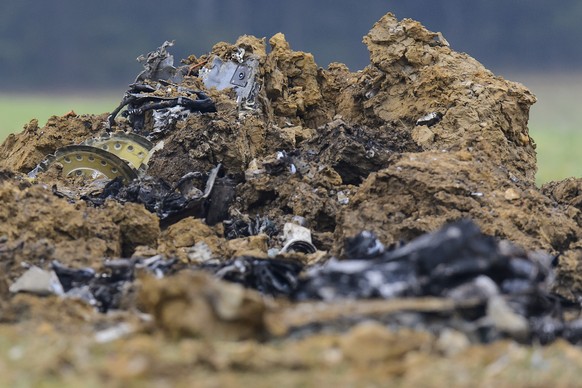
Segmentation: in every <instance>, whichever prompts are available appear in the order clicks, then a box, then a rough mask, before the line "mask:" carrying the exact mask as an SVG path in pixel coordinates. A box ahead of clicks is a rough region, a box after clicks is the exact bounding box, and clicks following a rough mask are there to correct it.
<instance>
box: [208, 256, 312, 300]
mask: <svg viewBox="0 0 582 388" xmlns="http://www.w3.org/2000/svg"><path fill="white" fill-rule="evenodd" d="M201 268H202V269H204V270H207V271H210V272H212V273H213V274H214V275H215V276H216V277H218V278H220V279H223V280H227V281H229V282H234V283H239V284H242V285H243V286H245V287H248V288H253V289H255V290H257V291H259V292H261V293H263V294H265V295H271V296H279V295H290V294H291V293H292V292H293V291H294V290H295V288H296V287H297V280H298V275H299V272H301V270H302V269H303V265H302V264H301V263H299V262H296V261H290V260H279V259H257V258H254V257H246V256H245V257H239V258H236V259H234V260H229V261H226V262H224V263H221V264H216V265H204V266H203V267H201Z"/></svg>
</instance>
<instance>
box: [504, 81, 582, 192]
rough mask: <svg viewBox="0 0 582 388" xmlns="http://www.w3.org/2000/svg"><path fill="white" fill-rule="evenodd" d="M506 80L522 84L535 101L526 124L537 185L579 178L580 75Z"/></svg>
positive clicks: (581, 161) (581, 131) (581, 155)
mask: <svg viewBox="0 0 582 388" xmlns="http://www.w3.org/2000/svg"><path fill="white" fill-rule="evenodd" d="M507 78H508V79H511V80H517V81H519V82H521V83H523V84H524V85H525V86H527V87H528V88H529V89H530V90H531V91H532V92H533V93H534V94H535V95H536V97H537V98H538V101H537V103H536V104H535V105H534V106H533V107H532V109H531V112H530V121H529V129H530V135H531V136H532V137H533V138H534V140H535V142H536V144H537V149H536V151H537V155H538V172H537V175H536V178H537V179H536V180H537V183H538V184H542V183H545V182H548V181H552V180H562V179H564V178H567V177H572V176H573V177H582V106H581V104H582V74H536V75H517V76H508V77H507Z"/></svg>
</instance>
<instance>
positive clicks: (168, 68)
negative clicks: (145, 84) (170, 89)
mask: <svg viewBox="0 0 582 388" xmlns="http://www.w3.org/2000/svg"><path fill="white" fill-rule="evenodd" d="M173 45H174V41H171V42H169V41H165V42H164V44H162V45H161V46H160V47H158V49H157V50H155V51H152V52H150V53H148V54H146V55H140V56H139V57H137V61H138V62H139V63H142V64H143V67H144V70H143V71H142V72H141V73H139V75H138V76H137V77H136V79H135V82H136V83H137V82H142V81H145V80H152V81H158V80H167V81H172V82H175V83H179V82H181V81H182V79H183V78H184V75H186V73H187V71H188V68H187V66H182V67H179V68H176V67H174V56H173V55H171V54H170V53H169V52H168V50H167V48H168V47H172V46H173Z"/></svg>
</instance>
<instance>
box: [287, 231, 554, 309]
mask: <svg viewBox="0 0 582 388" xmlns="http://www.w3.org/2000/svg"><path fill="white" fill-rule="evenodd" d="M346 253H347V255H348V257H347V260H344V261H341V262H337V261H332V262H330V263H329V264H328V265H327V266H325V267H322V268H321V269H319V270H318V271H315V272H314V273H313V274H312V275H311V276H307V277H306V278H305V279H304V280H303V286H304V287H305V289H302V288H301V287H300V288H299V290H300V291H299V293H298V294H297V295H296V296H297V297H298V298H300V299H309V298H315V299H321V298H326V299H328V298H333V297H334V296H333V295H335V294H337V297H340V296H341V297H346V296H349V297H352V298H362V297H364V298H366V297H374V296H383V295H386V296H402V295H411V294H412V295H416V296H421V295H424V296H428V295H431V296H443V295H445V294H446V293H447V292H448V291H450V290H452V289H455V288H456V287H459V286H460V285H462V284H465V283H468V282H470V281H472V280H473V279H475V278H476V277H478V276H487V277H489V278H490V279H492V280H493V282H494V283H495V284H496V286H497V287H498V288H500V289H501V290H505V291H511V290H512V287H510V286H509V285H510V284H512V282H526V283H527V285H528V287H529V288H524V287H519V291H523V290H526V289H538V288H540V287H543V285H544V281H545V280H546V278H547V277H548V276H549V272H550V271H551V269H550V268H546V267H544V263H541V262H535V261H532V260H529V259H528V258H527V257H511V256H506V255H504V254H502V252H501V251H500V249H499V247H498V243H497V242H496V240H495V239H494V238H492V237H490V236H486V235H484V234H482V233H481V231H480V230H479V228H478V227H477V226H476V225H475V224H474V223H473V222H471V221H468V220H463V221H459V222H457V223H453V224H450V225H447V226H445V227H443V228H442V229H440V230H439V231H437V232H434V233H429V234H425V235H423V236H421V237H419V238H417V239H415V240H413V241H412V242H410V243H409V244H407V245H405V246H403V247H401V248H397V249H394V250H392V251H386V250H385V249H384V248H383V245H382V243H381V242H379V241H377V239H376V238H375V236H374V235H373V234H372V233H371V232H362V233H360V234H359V235H358V236H356V237H354V238H352V239H349V240H348V241H347V246H346ZM546 263H549V261H546ZM388 272H389V273H388ZM395 273H396V274H399V276H394V277H393V274H395ZM392 277H393V278H392ZM348 278H349V279H352V278H354V279H360V280H361V281H356V280H353V282H354V283H356V284H358V285H359V286H360V287H359V288H358V287H352V288H351V289H350V290H348V289H346V283H351V280H349V279H348ZM406 279H409V280H410V281H411V285H410V287H406V286H404V284H402V285H399V286H398V287H396V288H395V289H397V290H399V291H398V292H394V290H390V291H389V292H386V289H387V287H388V286H387V284H389V283H391V282H394V283H398V284H400V283H401V282H403V281H406ZM338 282H339V283H338ZM311 283H316V284H317V286H314V285H312V284H311ZM323 289H325V292H326V294H325V295H322V294H321V292H322V290H323ZM310 292H313V295H310ZM386 296H384V297H386Z"/></svg>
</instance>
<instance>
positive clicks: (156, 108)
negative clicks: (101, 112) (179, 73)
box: [108, 83, 216, 134]
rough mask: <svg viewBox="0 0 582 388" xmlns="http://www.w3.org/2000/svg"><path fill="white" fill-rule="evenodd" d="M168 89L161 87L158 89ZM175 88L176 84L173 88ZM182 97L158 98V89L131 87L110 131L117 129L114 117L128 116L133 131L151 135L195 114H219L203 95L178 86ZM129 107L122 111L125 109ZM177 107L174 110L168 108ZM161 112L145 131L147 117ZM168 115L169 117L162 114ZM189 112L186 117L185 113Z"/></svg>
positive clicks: (145, 86) (115, 113)
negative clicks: (149, 114) (152, 113)
mask: <svg viewBox="0 0 582 388" xmlns="http://www.w3.org/2000/svg"><path fill="white" fill-rule="evenodd" d="M163 86H168V84H167V83H165V85H162V84H159V85H158V87H159V88H161V87H163ZM174 87H175V85H174ZM175 89H176V91H177V92H179V93H180V95H179V96H167V97H166V96H159V95H156V94H154V93H155V92H156V91H158V89H157V88H154V87H153V86H150V85H148V84H140V83H136V84H132V85H130V86H129V89H128V91H127V92H126V93H125V95H124V97H123V99H122V100H121V103H120V104H119V106H118V107H117V108H115V109H114V110H113V111H112V112H111V114H110V115H109V118H108V126H109V128H108V130H111V129H112V128H114V127H115V118H116V117H117V115H118V114H119V113H120V112H121V115H122V116H124V117H127V119H128V121H129V123H130V125H131V127H132V128H133V131H134V132H137V133H144V134H150V133H151V132H164V131H165V130H168V129H170V128H172V127H173V126H174V125H175V123H176V122H177V121H178V120H181V119H183V118H185V117H187V115H188V114H190V113H193V112H201V113H209V112H216V105H215V104H214V101H212V99H210V97H208V96H207V95H206V94H205V93H204V92H202V91H197V90H190V89H186V88H179V87H175ZM125 107H127V109H126V110H125V111H123V112H122V110H123V108H125ZM172 108H176V109H174V110H173V111H168V110H169V109H172ZM149 112H154V113H156V112H157V113H158V116H157V118H155V123H154V125H150V126H151V128H147V129H146V120H147V118H148V117H147V114H148V113H149ZM164 112H166V113H167V114H165V115H164V114H163V113H164ZM186 113H187V114H186Z"/></svg>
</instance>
